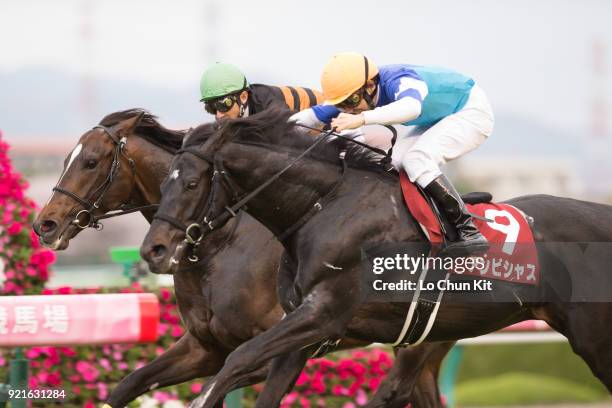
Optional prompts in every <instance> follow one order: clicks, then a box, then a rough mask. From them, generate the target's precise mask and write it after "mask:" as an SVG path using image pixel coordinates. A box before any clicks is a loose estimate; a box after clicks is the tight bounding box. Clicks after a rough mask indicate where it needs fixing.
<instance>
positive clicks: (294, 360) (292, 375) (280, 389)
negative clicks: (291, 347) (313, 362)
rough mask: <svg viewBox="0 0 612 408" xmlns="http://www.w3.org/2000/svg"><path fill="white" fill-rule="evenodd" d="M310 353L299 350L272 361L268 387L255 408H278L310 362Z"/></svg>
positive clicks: (258, 399)
mask: <svg viewBox="0 0 612 408" xmlns="http://www.w3.org/2000/svg"><path fill="white" fill-rule="evenodd" d="M308 355H309V351H307V350H298V351H294V352H292V353H289V354H286V355H282V356H278V357H275V358H274V359H272V364H271V366H270V373H269V374H268V378H267V379H266V387H265V388H264V390H263V391H262V393H261V394H260V395H259V396H258V397H257V403H256V404H255V408H274V407H278V406H279V405H280V403H281V400H282V399H283V397H284V396H285V394H286V393H287V392H289V390H291V388H293V385H294V384H295V382H296V381H297V379H298V377H299V375H300V372H301V371H302V369H303V368H304V365H305V364H306V361H307V360H308Z"/></svg>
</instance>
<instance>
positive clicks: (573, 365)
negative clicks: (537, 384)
mask: <svg viewBox="0 0 612 408" xmlns="http://www.w3.org/2000/svg"><path fill="white" fill-rule="evenodd" d="M509 372H525V373H532V374H541V375H545V376H548V377H555V378H559V379H561V380H567V381H569V382H572V383H576V384H578V385H583V386H586V387H589V388H592V389H594V390H595V391H597V392H598V393H599V394H600V395H602V396H604V395H608V392H607V390H606V389H605V387H604V386H603V385H602V384H601V383H600V382H599V380H597V378H595V376H594V375H593V374H592V373H591V370H590V369H589V367H588V366H587V365H586V364H585V363H584V361H582V359H581V358H580V357H578V356H577V355H576V354H574V352H573V351H572V349H571V347H570V346H569V344H567V343H544V344H531V343H524V344H499V345H477V346H468V347H465V348H464V354H463V360H462V364H461V369H460V370H459V376H458V380H457V382H458V383H462V382H464V381H468V380H472V379H476V378H490V377H494V376H498V375H501V374H506V373H509Z"/></svg>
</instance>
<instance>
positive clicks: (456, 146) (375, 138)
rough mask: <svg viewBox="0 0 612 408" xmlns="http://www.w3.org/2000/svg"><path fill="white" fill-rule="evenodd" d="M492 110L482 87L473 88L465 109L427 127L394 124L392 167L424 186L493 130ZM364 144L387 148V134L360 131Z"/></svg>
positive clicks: (377, 129)
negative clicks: (446, 165) (450, 162)
mask: <svg viewBox="0 0 612 408" xmlns="http://www.w3.org/2000/svg"><path fill="white" fill-rule="evenodd" d="M493 122H494V119H493V111H492V110H491V106H490V104H489V101H488V99H487V96H486V95H485V93H484V91H483V90H482V88H480V87H479V86H478V85H474V87H473V88H472V90H471V92H470V96H469V98H468V100H467V102H466V104H465V106H464V107H463V108H462V109H461V110H460V111H458V112H456V113H454V114H452V115H449V116H447V117H445V118H444V119H442V120H440V121H439V122H437V123H436V124H434V125H433V126H431V127H428V128H424V127H416V126H403V125H395V126H394V127H395V128H396V129H397V130H398V137H397V141H396V143H395V146H394V147H393V161H392V163H393V165H394V166H395V167H396V168H397V169H404V170H405V171H406V173H407V174H408V177H409V178H410V181H412V182H415V181H416V182H417V183H418V184H419V185H420V186H421V187H426V186H427V185H428V184H429V183H431V182H432V181H433V180H434V179H435V178H436V177H438V176H439V175H440V174H442V173H441V171H440V166H441V165H442V164H444V163H446V162H448V161H450V160H453V159H456V158H457V157H460V156H462V155H464V154H466V153H468V152H470V151H472V150H474V149H475V148H477V147H478V146H479V145H480V144H481V143H482V142H484V141H485V140H486V138H487V137H489V135H490V134H491V132H492V131H493ZM363 131H364V135H363V138H364V140H365V143H367V144H369V145H371V146H375V147H380V148H383V149H388V148H389V147H390V136H389V134H390V132H389V130H388V129H385V128H383V127H381V126H378V125H372V126H365V127H364V128H363Z"/></svg>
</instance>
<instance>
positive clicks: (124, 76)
mask: <svg viewBox="0 0 612 408" xmlns="http://www.w3.org/2000/svg"><path fill="white" fill-rule="evenodd" d="M611 15H612V2H610V1H607V0H585V1H580V2H576V1H569V0H567V1H553V0H539V1H532V0H516V1H512V2H508V1H502V0H463V1H456V0H445V1H442V0H437V1H436V0H433V1H418V2H416V1H399V0H398V1H385V2H380V1H378V2H373V1H362V0H356V1H344V0H342V1H329V0H328V1H321V0H314V1H301V2H295V1H281V0H271V1H257V2H254V1H238V0H237V1H231V2H230V1H217V0H200V1H195V0H183V1H180V2H171V1H163V0H147V1H129V0H122V1H119V0H105V1H92V0H54V1H44V0H3V1H2V2H1V3H0V52H1V54H0V55H1V57H0V73H4V74H8V75H11V74H13V73H16V72H19V71H21V70H25V69H28V68H32V67H36V68H44V69H52V70H58V71H61V72H66V73H68V74H74V75H84V74H87V75H91V76H94V77H97V78H107V79H121V80H127V81H136V82H139V83H143V84H145V85H148V86H151V87H156V88H167V89H174V88H180V89H189V90H193V98H194V104H196V105H197V102H196V101H197V92H198V86H199V79H200V75H201V73H202V71H203V69H204V68H205V67H206V65H208V64H210V63H212V62H214V61H228V62H232V63H235V64H236V65H238V66H239V67H241V68H242V69H243V70H244V71H245V73H246V74H247V76H248V78H249V79H250V81H251V82H264V83H270V84H289V85H305V86H311V87H316V88H318V87H319V86H318V84H319V75H320V71H321V69H322V66H323V65H324V63H325V62H326V60H327V59H328V58H329V57H330V56H331V55H332V54H334V53H335V52H339V51H346V50H351V51H358V52H362V53H364V54H366V55H368V56H369V57H371V58H372V59H373V60H374V61H375V62H376V63H378V64H379V65H384V64H387V63H413V64H422V65H423V64H424V65H438V66H445V67H448V68H453V69H456V70H459V71H461V72H463V73H465V74H468V75H470V76H472V77H473V78H475V79H476V81H477V82H478V83H479V84H480V85H481V86H482V87H483V88H484V89H485V91H486V92H487V94H488V96H489V98H490V100H491V103H492V105H493V109H494V111H496V112H503V113H505V114H512V115H517V116H521V117H524V118H528V119H533V120H536V121H538V122H539V123H541V124H543V125H544V126H546V127H549V128H552V129H558V130H559V131H565V132H570V133H574V134H578V135H584V133H585V129H588V128H589V124H590V123H591V112H592V110H593V105H594V103H595V102H594V101H595V100H599V101H602V100H603V102H598V103H599V104H600V106H603V110H604V113H605V114H606V115H607V117H612V101H611V100H609V99H608V100H606V98H607V96H606V95H612V78H611V76H612V55H611V53H612V28H611V27H612V25H611V24H610V21H609V18H610V16H611ZM594 43H598V44H600V45H599V46H600V48H601V49H602V50H603V54H601V55H603V59H604V63H603V64H600V67H601V66H602V65H603V67H601V69H600V71H601V73H599V74H597V76H594V75H593V72H594V68H593V65H594V62H593V60H594V57H593V54H594V53H593V48H594V45H593V44H594ZM40 91H41V92H44V89H43V90H40ZM0 92H2V89H0ZM20 96H21V97H22V98H23V97H25V98H36V95H35V94H32V95H20ZM196 107H197V106H196ZM197 108H198V109H199V107H197ZM194 112H198V114H199V112H201V111H200V110H197V111H196V109H194ZM1 121H2V112H0V126H1Z"/></svg>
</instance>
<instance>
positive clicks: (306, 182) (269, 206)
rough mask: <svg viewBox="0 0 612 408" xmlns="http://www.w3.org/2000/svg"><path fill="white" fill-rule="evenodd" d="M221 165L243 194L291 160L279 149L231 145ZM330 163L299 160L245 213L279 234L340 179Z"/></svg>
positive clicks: (305, 159) (338, 170)
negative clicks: (223, 163)
mask: <svg viewBox="0 0 612 408" xmlns="http://www.w3.org/2000/svg"><path fill="white" fill-rule="evenodd" d="M223 157H224V162H225V166H226V167H227V169H228V170H229V173H230V174H231V175H232V176H233V177H234V178H235V181H236V182H237V183H238V184H239V186H240V187H241V189H242V190H243V191H244V193H248V192H251V191H253V190H255V189H256V188H257V187H258V186H260V185H261V184H263V183H265V182H266V181H268V180H269V179H270V178H272V177H274V175H275V174H276V173H278V172H279V171H280V170H281V169H283V168H285V166H287V165H288V164H289V163H291V162H292V161H293V160H294V155H293V154H292V155H289V156H288V155H287V153H286V152H283V151H282V150H279V151H271V150H267V149H265V148H263V147H254V146H247V145H233V146H232V148H230V149H228V150H227V153H224V155H223ZM340 174H341V169H340V167H339V166H335V165H333V164H331V163H323V162H318V161H315V160H313V159H309V158H303V159H302V160H300V161H299V162H298V163H296V164H295V165H294V166H293V167H292V168H290V169H289V170H288V171H287V172H285V173H284V174H283V175H282V176H281V177H280V178H279V179H277V180H276V181H274V182H273V183H272V185H270V186H269V187H268V188H266V189H264V190H263V191H262V192H261V193H260V194H259V195H257V196H255V197H254V198H253V200H252V201H250V202H249V203H248V204H247V207H248V208H249V213H250V214H251V215H252V216H253V217H255V218H256V219H258V220H259V221H260V222H261V223H262V224H264V225H265V226H266V227H268V229H270V230H271V231H272V232H273V233H275V234H277V235H278V234H281V233H283V232H284V231H286V230H287V229H288V228H290V227H291V226H293V225H294V224H295V223H296V222H297V221H298V220H299V219H300V218H301V217H302V216H303V215H304V214H306V213H307V212H308V211H309V210H310V209H311V208H313V205H314V204H315V202H316V201H317V200H319V199H320V198H321V197H323V196H324V195H325V194H327V193H328V192H329V191H330V190H331V189H332V188H333V186H334V185H335V184H336V183H337V181H338V180H339V178H340Z"/></svg>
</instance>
